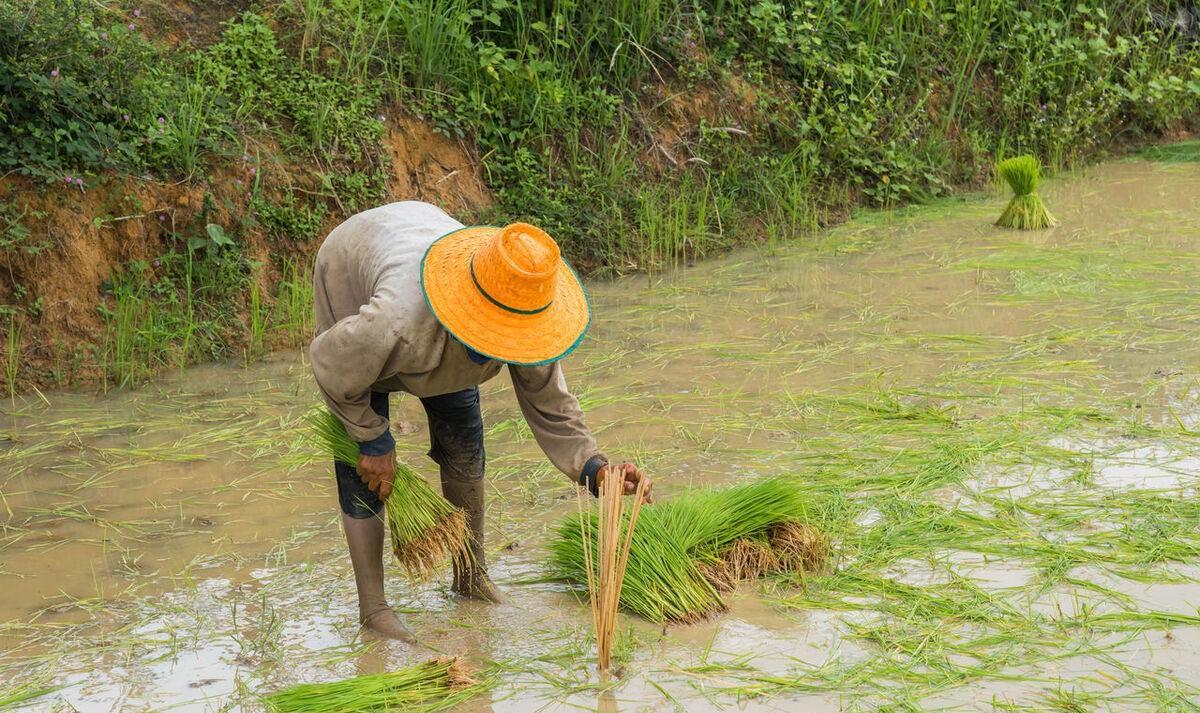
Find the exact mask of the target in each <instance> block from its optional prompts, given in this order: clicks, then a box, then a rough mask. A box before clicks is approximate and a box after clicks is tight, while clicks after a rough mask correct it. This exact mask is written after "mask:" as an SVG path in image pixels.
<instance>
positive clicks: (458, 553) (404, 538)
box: [309, 409, 471, 578]
mask: <svg viewBox="0 0 1200 713" xmlns="http://www.w3.org/2000/svg"><path fill="white" fill-rule="evenodd" d="M309 420H310V422H311V423H312V427H313V431H314V433H315V439H316V441H317V442H318V444H320V445H321V447H323V448H324V449H325V450H326V452H328V454H329V455H330V456H332V457H333V458H334V459H335V460H337V461H339V462H342V463H346V464H347V465H350V466H357V465H358V455H359V452H358V444H357V443H355V442H354V441H353V440H352V439H351V438H350V434H348V433H346V427H345V425H343V424H342V422H341V421H340V420H339V419H338V417H337V416H335V415H334V414H333V413H331V412H329V411H327V410H324V409H322V410H321V411H320V412H319V413H317V414H314V415H313V416H312V417H311V418H310V419H309ZM384 504H385V510H386V512H387V524H388V530H389V531H390V532H391V537H392V551H393V552H395V554H396V559H397V560H398V561H399V562H400V565H401V566H402V567H403V568H404V569H405V571H407V572H408V573H409V575H411V576H413V577H416V578H425V577H428V576H429V575H431V574H432V573H434V572H435V571H437V569H438V568H439V567H440V566H441V565H442V564H443V563H444V562H445V561H446V559H447V558H453V559H456V560H459V561H462V562H465V561H467V560H468V559H469V558H470V557H471V552H470V549H469V547H468V543H467V518H466V515H465V514H464V513H463V511H462V510H459V509H458V508H455V507H454V506H453V505H451V504H450V503H449V502H448V501H447V500H446V499H445V498H443V497H442V496H441V495H439V494H437V493H436V492H434V490H433V488H431V487H429V484H428V483H426V482H425V479H424V478H422V477H421V476H420V475H418V474H417V473H416V471H414V470H413V469H411V468H409V467H408V466H406V465H404V464H403V463H399V462H397V463H396V479H395V483H394V485H393V487H392V494H391V495H390V496H389V497H388V499H387V500H386V501H385V503H384Z"/></svg>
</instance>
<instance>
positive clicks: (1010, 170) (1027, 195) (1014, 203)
mask: <svg viewBox="0 0 1200 713" xmlns="http://www.w3.org/2000/svg"><path fill="white" fill-rule="evenodd" d="M996 172H997V173H999V174H1000V176H1001V177H1002V178H1003V179H1004V180H1005V181H1006V182H1007V183H1008V185H1009V187H1011V188H1012V190H1013V193H1014V195H1013V198H1012V200H1011V201H1009V203H1008V206H1007V207H1006V208H1005V209H1004V212H1003V213H1001V214H1000V218H999V219H998V220H997V221H996V225H999V226H1000V227H1002V228H1017V229H1019V230H1037V229H1040V228H1048V227H1050V226H1051V225H1053V224H1054V216H1052V215H1050V211H1048V210H1046V205H1045V204H1044V203H1042V198H1041V196H1039V195H1038V194H1037V192H1036V191H1037V187H1038V182H1039V181H1040V180H1041V178H1042V169H1041V165H1040V164H1038V160H1037V159H1036V158H1034V157H1033V156H1017V157H1015V158H1010V159H1007V160H1005V161H1001V162H1000V165H999V166H997V167H996Z"/></svg>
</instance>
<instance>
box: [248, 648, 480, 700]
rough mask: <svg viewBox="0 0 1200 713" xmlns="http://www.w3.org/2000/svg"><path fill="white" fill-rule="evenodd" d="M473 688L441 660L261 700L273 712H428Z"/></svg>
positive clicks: (452, 663)
mask: <svg viewBox="0 0 1200 713" xmlns="http://www.w3.org/2000/svg"><path fill="white" fill-rule="evenodd" d="M475 685H476V682H475V681H474V680H473V679H472V678H471V676H470V675H468V673H467V671H466V670H465V668H464V667H463V665H462V664H461V663H460V662H459V661H458V659H454V658H442V659H433V660H432V661H426V662H425V663H423V664H418V665H416V666H411V667H409V668H406V669H402V670H400V671H392V672H390V673H377V674H371V675H367V676H358V677H356V678H348V679H346V680H344V681H332V682H330V683H305V684H301V685H299V686H293V687H291V688H286V689H284V690H282V691H277V692H275V693H272V694H270V695H268V696H265V697H264V699H263V700H264V702H265V703H266V707H267V710H270V711H273V712H274V713H335V712H336V713H377V712H379V711H401V710H403V711H422V712H425V713H432V712H433V711H442V710H447V709H449V708H453V707H454V706H456V705H458V704H459V703H462V702H463V701H464V700H466V699H467V698H469V697H470V696H471V695H473V694H474V692H475V691H474V690H473V687H474V686H475Z"/></svg>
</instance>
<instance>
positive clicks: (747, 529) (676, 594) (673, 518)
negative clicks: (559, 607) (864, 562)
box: [549, 478, 827, 623]
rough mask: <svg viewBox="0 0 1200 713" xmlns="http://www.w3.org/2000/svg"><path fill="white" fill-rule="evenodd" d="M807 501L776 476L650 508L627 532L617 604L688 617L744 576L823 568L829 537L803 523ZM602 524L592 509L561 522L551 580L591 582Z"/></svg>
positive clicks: (659, 617) (706, 610) (708, 609)
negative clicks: (591, 564) (592, 554)
mask: <svg viewBox="0 0 1200 713" xmlns="http://www.w3.org/2000/svg"><path fill="white" fill-rule="evenodd" d="M808 505H809V501H808V497H807V496H806V495H805V494H804V493H803V492H802V491H801V490H800V488H799V487H797V485H796V484H795V482H794V481H791V480H788V479H785V478H771V479H768V480H763V481H759V482H757V483H751V484H747V485H739V486H734V487H732V488H725V489H711V490H703V491H696V492H692V493H689V494H687V495H684V496H681V497H679V498H676V499H674V500H672V501H670V502H667V503H663V504H660V505H655V506H653V507H650V508H646V509H645V510H644V511H643V512H642V513H641V516H640V519H639V520H638V522H637V529H636V530H634V531H633V535H632V537H631V538H630V544H629V557H628V562H627V566H626V569H625V577H624V584H623V586H622V588H621V590H620V597H619V603H620V607H621V608H622V609H624V610H625V611H629V612H632V613H635V614H638V615H640V616H643V617H645V618H647V619H650V620H652V621H659V622H664V621H668V622H678V623H690V622H695V621H699V620H701V619H704V618H706V617H708V616H711V615H712V614H715V613H717V612H719V611H722V610H724V608H725V603H724V600H723V598H722V596H721V592H722V591H728V590H729V589H732V588H733V586H735V585H736V582H737V581H738V580H739V579H745V578H749V577H752V576H758V575H760V574H764V573H767V572H775V571H782V570H794V571H803V570H812V569H817V568H819V567H820V566H821V564H822V563H823V561H824V559H825V554H826V550H827V547H826V541H825V538H824V537H823V536H821V535H820V534H819V533H818V532H817V531H816V530H815V529H813V528H811V527H809V526H808V525H806V524H804V522H805V521H806V520H807V519H808V518H807V511H808ZM598 529H599V526H598V524H597V522H596V520H595V516H594V515H592V514H585V515H584V516H583V517H580V518H576V517H569V518H567V519H566V520H564V522H563V523H562V524H561V525H560V526H559V531H558V537H557V538H556V539H555V541H554V542H553V543H552V544H551V559H550V563H549V575H550V578H552V579H554V580H557V581H562V582H566V583H568V584H573V585H576V586H579V587H585V586H588V572H589V571H590V570H589V564H588V562H589V560H588V558H589V551H588V550H589V549H590V551H591V552H596V551H597V547H598V544H599V543H598V542H597V534H596V533H597V531H598ZM585 542H589V543H591V547H590V548H587V547H585V545H584V543H585Z"/></svg>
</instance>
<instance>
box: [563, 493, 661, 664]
mask: <svg viewBox="0 0 1200 713" xmlns="http://www.w3.org/2000/svg"><path fill="white" fill-rule="evenodd" d="M647 482H648V481H647V480H646V479H645V478H643V479H642V480H640V481H639V482H638V487H637V492H636V493H635V494H634V497H633V509H632V511H630V512H629V513H628V515H627V516H626V515H625V513H623V512H622V511H623V510H624V500H625V498H624V496H625V481H624V479H623V478H622V479H615V478H606V479H605V480H604V481H603V482H602V483H601V484H600V493H599V496H600V497H599V500H598V501H597V509H596V523H597V525H598V527H599V529H598V530H597V531H596V532H595V533H594V534H595V537H593V533H592V531H591V529H590V527H589V522H588V519H587V517H586V514H588V513H586V512H585V510H584V506H583V497H584V496H583V490H582V489H581V490H579V492H578V502H579V526H580V536H581V538H582V540H581V542H580V545H581V549H582V550H583V559H584V567H585V568H586V569H587V584H588V602H589V604H590V605H591V609H592V624H593V625H594V627H595V629H596V653H597V660H598V663H599V667H600V670H601V671H608V668H609V664H610V663H611V661H612V644H613V639H614V637H615V635H616V631H617V604H618V602H619V600H620V598H621V586H622V584H623V583H624V581H625V569H626V567H627V566H628V564H629V548H630V545H631V544H632V542H633V532H634V528H635V527H637V521H638V514H639V513H640V512H641V507H642V499H643V498H644V497H645V495H646V483H647ZM593 543H595V545H596V547H595V550H594V551H593V549H592V546H591V545H592V544H593Z"/></svg>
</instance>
